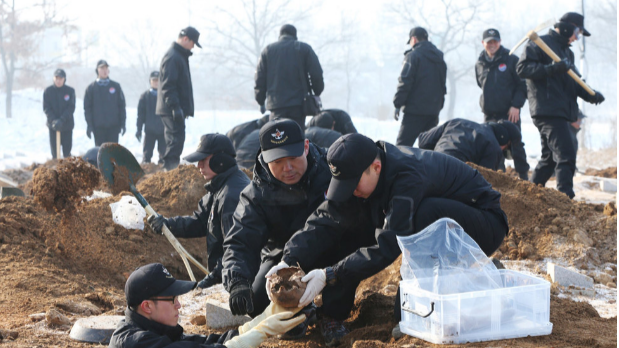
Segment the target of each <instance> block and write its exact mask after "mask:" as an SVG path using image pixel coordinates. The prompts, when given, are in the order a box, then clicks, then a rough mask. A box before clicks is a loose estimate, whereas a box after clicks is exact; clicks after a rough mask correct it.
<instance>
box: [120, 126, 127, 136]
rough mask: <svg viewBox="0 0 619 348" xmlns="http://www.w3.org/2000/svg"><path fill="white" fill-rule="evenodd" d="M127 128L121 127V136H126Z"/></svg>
mask: <svg viewBox="0 0 619 348" xmlns="http://www.w3.org/2000/svg"><path fill="white" fill-rule="evenodd" d="M126 131H127V128H126V127H125V126H122V127H120V135H125V132H126Z"/></svg>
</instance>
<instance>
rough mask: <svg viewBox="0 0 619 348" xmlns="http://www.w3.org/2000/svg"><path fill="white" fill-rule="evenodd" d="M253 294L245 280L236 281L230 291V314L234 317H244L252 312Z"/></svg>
mask: <svg viewBox="0 0 619 348" xmlns="http://www.w3.org/2000/svg"><path fill="white" fill-rule="evenodd" d="M252 296H253V293H252V291H251V286H250V285H249V283H248V282H247V281H246V280H241V281H238V282H236V283H235V284H234V286H232V289H231V290H230V300H229V301H228V303H229V305H230V312H232V314H234V315H245V314H247V313H251V312H253V311H254V302H253V301H252Z"/></svg>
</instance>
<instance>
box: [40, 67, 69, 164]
mask: <svg viewBox="0 0 619 348" xmlns="http://www.w3.org/2000/svg"><path fill="white" fill-rule="evenodd" d="M66 81H67V74H66V73H65V71H64V70H62V69H56V71H54V84H52V85H51V86H49V87H47V88H46V89H45V91H44V92H43V112H45V116H47V123H46V124H47V128H49V144H50V147H51V149H52V158H53V159H57V158H58V156H59V155H60V154H58V153H56V132H60V145H61V146H62V157H64V158H67V157H71V147H72V145H73V127H74V125H75V122H74V120H73V112H75V90H74V89H73V88H71V87H69V86H67V85H66V84H65V82H66Z"/></svg>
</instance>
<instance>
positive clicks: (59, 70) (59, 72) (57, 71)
mask: <svg viewBox="0 0 619 348" xmlns="http://www.w3.org/2000/svg"><path fill="white" fill-rule="evenodd" d="M56 76H59V77H62V78H65V79H66V78H67V74H66V73H65V72H64V70H62V69H56V70H55V71H54V77H56Z"/></svg>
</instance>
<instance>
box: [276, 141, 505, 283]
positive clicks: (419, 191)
mask: <svg viewBox="0 0 619 348" xmlns="http://www.w3.org/2000/svg"><path fill="white" fill-rule="evenodd" d="M377 145H378V147H379V148H380V149H381V150H382V151H383V152H382V153H381V156H382V163H383V167H382V171H381V174H380V179H379V183H378V185H377V188H376V190H375V191H374V193H372V195H371V196H370V197H368V199H366V200H363V199H360V198H356V197H351V198H350V199H349V200H348V201H346V202H341V203H337V202H334V201H325V202H324V203H323V204H321V205H320V207H319V208H318V209H317V210H316V211H315V212H314V213H313V214H312V216H310V218H309V219H308V220H307V224H306V225H305V227H304V228H303V230H302V231H299V232H297V233H296V234H295V235H294V236H293V237H292V238H291V239H290V241H288V243H286V247H285V249H284V257H283V261H284V262H286V263H287V264H289V265H292V264H297V262H298V263H299V264H300V265H301V268H303V269H305V270H307V269H308V267H310V266H308V265H312V264H314V263H315V262H316V260H318V259H319V258H321V257H324V255H325V254H326V253H328V252H329V251H330V250H333V249H336V248H337V247H338V246H339V245H340V244H344V243H346V242H345V241H346V240H347V239H363V238H367V237H374V238H375V240H376V243H375V244H374V245H372V246H370V247H363V248H360V249H358V250H357V251H355V252H353V253H351V254H350V255H348V256H347V257H345V258H344V259H342V260H341V261H339V262H338V263H337V264H336V265H334V266H333V268H334V270H335V273H336V275H337V279H338V282H347V281H360V280H363V279H366V278H368V277H370V276H372V275H374V274H376V273H377V272H379V271H381V270H383V269H384V268H385V267H387V266H389V265H390V264H391V263H392V262H393V261H395V259H396V258H397V257H398V256H399V255H400V248H399V247H398V243H397V240H396V235H410V234H412V233H413V232H418V231H413V228H414V227H413V226H414V219H415V211H416V210H417V207H418V206H419V203H420V202H421V201H422V200H423V199H424V198H426V197H441V198H447V199H451V200H455V201H458V202H462V203H464V204H467V205H470V206H472V207H475V208H478V209H484V210H493V211H497V212H500V214H502V215H503V217H504V219H505V221H506V223H507V216H505V214H504V213H503V211H502V210H501V206H500V198H501V194H500V193H498V192H497V191H494V190H493V189H492V186H491V185H490V184H489V183H488V182H487V181H486V180H485V179H484V178H483V176H482V175H481V174H480V173H479V172H478V171H477V170H475V169H473V168H471V167H469V166H467V165H466V164H464V163H462V162H460V161H458V160H456V159H454V158H452V157H450V156H447V155H443V154H441V153H437V152H432V151H425V150H420V149H414V148H409V147H395V146H394V145H391V144H388V143H385V142H382V141H379V142H377ZM367 217H369V218H370V219H371V225H370V226H368V227H366V228H359V229H347V228H346V227H347V226H350V225H355V224H357V221H359V220H363V219H367Z"/></svg>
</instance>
